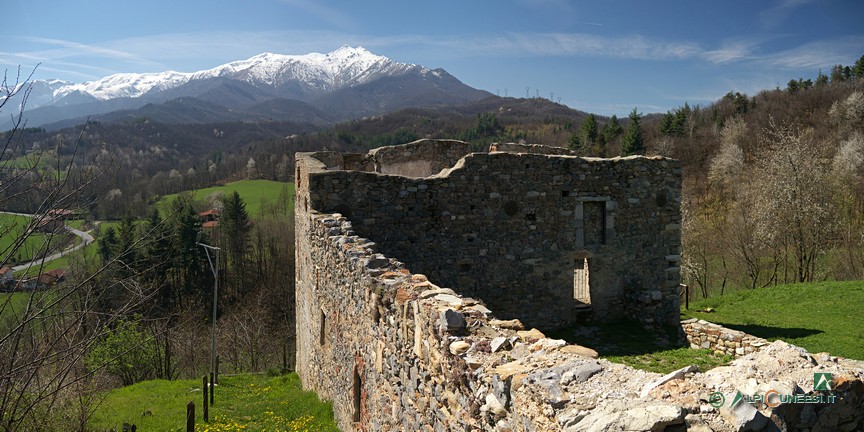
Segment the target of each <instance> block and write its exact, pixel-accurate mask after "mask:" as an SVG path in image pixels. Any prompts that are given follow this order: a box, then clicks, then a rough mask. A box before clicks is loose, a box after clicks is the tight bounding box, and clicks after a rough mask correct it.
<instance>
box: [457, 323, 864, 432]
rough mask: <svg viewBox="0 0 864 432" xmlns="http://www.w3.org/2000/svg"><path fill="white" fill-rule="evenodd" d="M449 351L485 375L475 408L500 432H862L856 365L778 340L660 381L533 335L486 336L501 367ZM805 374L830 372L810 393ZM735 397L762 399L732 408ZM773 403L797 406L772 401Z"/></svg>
mask: <svg viewBox="0 0 864 432" xmlns="http://www.w3.org/2000/svg"><path fill="white" fill-rule="evenodd" d="M490 324H492V325H493V326H496V327H497V326H503V327H507V326H514V324H512V323H508V322H503V321H502V322H495V321H494V320H493V322H491V323H490ZM514 328H518V327H514ZM502 339H503V340H502ZM457 342H464V341H457ZM452 348H454V349H455V350H456V351H454V352H452V354H454V355H460V356H464V357H465V358H466V360H467V362H468V364H469V365H472V364H473V366H472V367H473V368H474V370H475V373H480V374H485V375H487V376H488V375H492V376H493V379H492V381H491V383H490V384H489V387H491V388H488V389H487V388H481V389H478V391H479V392H481V393H482V392H488V394H487V396H486V398H485V401H486V404H485V405H484V406H483V407H482V408H481V412H482V413H483V415H485V416H487V419H488V421H489V424H493V425H494V429H495V430H500V431H510V430H514V431H515V430H538V431H539V430H543V431H545V430H550V431H552V430H564V431H646V430H650V431H663V430H666V431H684V430H689V431H701V432H706V431H814V432H815V431H856V430H864V362H862V361H855V360H848V359H843V358H838V357H832V356H830V355H828V354H826V353H820V354H810V353H808V352H807V351H805V350H804V349H802V348H799V347H796V346H793V345H790V344H787V343H785V342H783V341H776V342H773V343H771V344H769V345H767V346H765V347H763V348H762V349H761V350H760V351H757V352H754V353H751V354H747V355H745V356H742V357H740V358H738V359H736V360H734V361H732V362H731V363H730V364H728V365H726V366H721V367H717V368H714V369H711V370H709V371H707V372H704V373H703V372H699V371H698V370H697V368H696V367H695V366H691V367H688V368H683V369H681V370H678V371H675V372H672V373H670V374H667V375H660V374H657V373H651V372H646V371H642V370H637V369H633V368H630V367H627V366H625V365H621V364H617V363H611V362H609V361H606V360H603V359H596V352H594V351H593V350H591V349H588V348H584V347H580V346H575V345H565V344H564V342H563V341H558V340H554V339H547V338H545V337H543V335H542V333H539V332H537V331H536V330H529V331H515V336H514V337H513V338H510V339H507V338H498V339H493V340H492V343H491V346H490V347H487V348H489V351H492V352H493V353H499V354H504V356H503V357H497V358H499V359H503V360H509V361H504V362H502V361H503V360H499V361H494V360H493V361H492V362H491V363H490V362H489V361H490V360H492V359H493V358H496V356H486V355H484V356H483V357H485V358H484V359H483V360H485V361H480V360H478V359H476V358H475V357H476V355H475V356H472V354H473V352H476V351H477V350H476V344H467V343H462V344H460V343H454V345H453V346H452ZM574 354H575V355H574ZM814 373H830V374H831V377H832V381H831V383H830V386H831V389H832V390H829V391H820V390H815V389H814ZM738 392H740V393H741V394H742V395H746V397H747V399H752V396H754V395H756V397H757V398H758V397H759V396H760V395H767V398H768V400H767V403H765V402H763V403H749V402H747V401H746V399H745V400H744V401H740V402H738V403H736V404H734V406H733V402H734V399H735V396H736V394H737V393H738ZM712 394H715V396H713V398H712ZM717 394H720V395H722V399H723V400H722V401H721V400H720V397H719V396H717ZM819 396H822V397H823V398H822V400H821V401H819V402H820V403H812V402H813V399H818V398H819ZM828 396H834V400H829V398H828ZM781 397H782V398H783V401H784V402H788V401H787V399H789V398H792V397H797V398H798V399H799V402H807V403H781V401H780V398H781ZM808 397H809V398H810V399H809V400H806V401H805V400H803V399H805V398H808ZM712 402H713V405H712ZM721 402H722V403H721ZM753 402H756V401H755V400H754V401H753Z"/></svg>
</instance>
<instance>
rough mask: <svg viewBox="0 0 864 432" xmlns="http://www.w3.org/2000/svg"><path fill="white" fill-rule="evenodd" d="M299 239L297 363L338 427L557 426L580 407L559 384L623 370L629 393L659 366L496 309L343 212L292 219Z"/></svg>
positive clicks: (610, 376)
mask: <svg viewBox="0 0 864 432" xmlns="http://www.w3.org/2000/svg"><path fill="white" fill-rule="evenodd" d="M297 246H298V249H297V250H298V257H300V259H301V261H299V262H298V266H297V271H298V273H297V284H298V285H297V286H298V289H297V312H296V313H297V327H296V329H297V330H296V331H297V336H298V347H297V372H298V374H299V375H300V378H301V380H302V382H303V383H304V387H305V388H307V389H311V390H314V391H315V392H316V393H317V394H318V395H319V397H321V398H322V399H325V400H332V401H333V411H334V415H335V417H336V420H337V422H338V424H339V427H340V428H341V429H342V430H345V431H349V430H360V431H409V430H410V431H415V430H416V431H450V430H487V431H491V430H500V431H507V430H512V431H523V430H558V429H559V426H560V425H561V424H566V423H568V422H573V421H575V420H578V419H579V418H581V417H578V412H579V409H584V408H578V407H583V406H584V403H583V402H579V401H581V400H582V399H580V398H577V399H574V400H576V402H573V401H571V400H570V399H569V398H566V397H564V389H565V388H566V387H567V386H571V385H572V386H574V391H576V390H575V388H576V387H577V386H579V385H580V384H582V383H584V382H586V381H587V380H588V379H589V378H591V377H592V376H594V375H600V376H602V380H601V381H600V382H598V383H596V384H594V385H592V386H591V387H590V388H591V389H592V391H597V389H608V388H609V386H610V385H612V384H611V383H612V382H614V383H618V380H619V378H618V376H619V375H625V374H626V375H627V377H628V382H629V383H630V384H631V385H632V386H633V389H631V390H630V393H633V392H635V391H638V389H640V388H641V386H644V385H647V384H649V383H650V382H651V380H653V379H656V377H657V376H658V375H657V374H650V373H647V372H643V371H633V370H629V369H628V370H625V369H627V368H626V367H625V366H623V365H616V364H612V363H608V362H606V361H605V360H599V361H598V360H595V359H594V358H596V356H597V353H596V352H593V350H590V349H587V348H584V347H580V346H576V345H566V344H565V342H564V341H561V340H552V339H548V338H546V337H545V336H544V335H543V334H542V333H541V332H540V331H538V330H536V329H532V330H524V327H523V326H522V324H521V323H520V322H519V321H518V320H508V321H501V320H497V319H495V318H494V317H493V316H492V314H491V312H490V311H489V309H488V308H486V307H485V305H484V304H483V303H482V302H481V301H480V300H477V299H472V298H468V297H463V296H460V295H458V294H457V293H455V292H454V291H453V290H451V289H448V288H441V287H438V286H436V285H434V284H433V283H432V282H430V281H429V280H428V279H427V278H426V277H425V276H424V275H421V274H412V273H411V272H410V271H409V270H408V269H406V268H405V266H404V264H403V263H401V262H399V261H396V260H394V259H391V258H387V257H386V256H384V255H383V254H380V253H378V252H377V246H376V245H375V244H374V243H373V242H371V241H369V240H368V239H364V238H362V237H359V236H357V235H356V233H355V232H354V230H353V227H352V224H351V222H350V221H348V220H347V219H346V218H345V217H343V216H342V215H339V214H321V213H318V212H309V213H307V214H305V215H303V216H302V217H300V218H298V230H297ZM568 372H569V374H568ZM598 379H599V378H598ZM550 386H551V387H550ZM574 394H575V393H574ZM574 404H575V405H574ZM568 406H570V409H565V408H568ZM574 406H575V408H574Z"/></svg>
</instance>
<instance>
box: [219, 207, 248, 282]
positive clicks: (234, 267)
mask: <svg viewBox="0 0 864 432" xmlns="http://www.w3.org/2000/svg"><path fill="white" fill-rule="evenodd" d="M223 208H224V210H223V211H222V219H221V221H220V222H219V225H220V227H221V228H220V229H221V233H222V237H223V244H224V245H225V249H223V250H224V251H225V252H226V254H225V258H226V261H227V263H228V265H229V267H230V269H231V274H232V276H233V279H234V280H235V281H236V285H235V289H237V290H238V291H242V290H243V289H244V285H245V281H246V265H245V264H246V249H247V247H248V246H249V235H250V233H251V231H252V222H251V221H250V219H249V213H248V212H247V211H246V203H245V202H244V201H243V198H241V197H240V194H239V193H237V191H234V193H233V194H231V195H229V196H227V197H225V199H224V200H223Z"/></svg>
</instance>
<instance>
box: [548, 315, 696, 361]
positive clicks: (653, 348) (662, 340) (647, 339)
mask: <svg viewBox="0 0 864 432" xmlns="http://www.w3.org/2000/svg"><path fill="white" fill-rule="evenodd" d="M678 331H679V327H678V326H670V327H667V328H663V329H658V330H648V329H645V328H643V327H642V326H641V325H640V324H639V322H637V321H618V322H611V323H603V324H600V325H592V326H586V325H575V326H572V327H568V328H564V329H559V330H555V331H549V332H547V333H546V335H547V336H548V337H551V338H555V339H564V340H565V341H567V343H571V344H578V345H582V346H586V347H589V348H592V349H594V350H595V351H597V353H598V354H599V355H600V357H611V356H632V355H641V354H650V353H656V352H660V351H668V350H671V349H676V348H680V347H682V346H684V345H682V344H681V343H679V341H678Z"/></svg>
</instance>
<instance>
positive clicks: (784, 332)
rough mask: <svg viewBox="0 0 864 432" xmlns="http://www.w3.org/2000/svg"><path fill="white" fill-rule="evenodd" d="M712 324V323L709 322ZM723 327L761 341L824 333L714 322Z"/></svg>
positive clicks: (795, 328)
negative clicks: (758, 338) (755, 337)
mask: <svg viewBox="0 0 864 432" xmlns="http://www.w3.org/2000/svg"><path fill="white" fill-rule="evenodd" d="M711 322H714V321H711ZM714 323H715V324H719V325H722V326H723V327H726V328H730V329H733V330H738V331H742V332H744V333H747V334H751V335H753V336H757V337H760V338H763V339H770V340H773V339H783V340H787V339H799V338H804V337H807V336H813V335H817V334H820V333H825V332H824V331H822V330H816V329H808V328H802V327H769V326H763V325H758V324H727V323H722V322H714Z"/></svg>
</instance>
